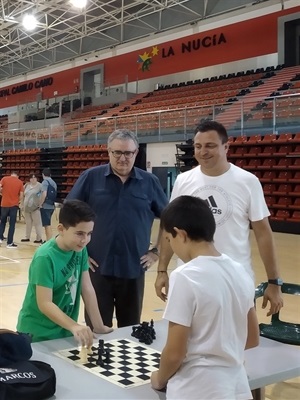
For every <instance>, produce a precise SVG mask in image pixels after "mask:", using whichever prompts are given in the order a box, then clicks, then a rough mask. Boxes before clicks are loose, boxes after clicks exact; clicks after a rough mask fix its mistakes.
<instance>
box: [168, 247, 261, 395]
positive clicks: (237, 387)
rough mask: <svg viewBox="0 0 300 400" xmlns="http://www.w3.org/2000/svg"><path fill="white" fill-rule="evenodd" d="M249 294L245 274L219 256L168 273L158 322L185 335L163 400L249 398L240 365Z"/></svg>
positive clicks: (251, 287) (249, 283) (250, 286)
mask: <svg viewBox="0 0 300 400" xmlns="http://www.w3.org/2000/svg"><path fill="white" fill-rule="evenodd" d="M254 291H255V287H254V283H253V280H252V279H251V277H250V276H249V274H248V273H247V272H246V271H245V270H244V269H243V268H241V265H240V264H238V263H236V262H235V261H233V260H232V259H230V258H229V257H228V256H226V255H225V254H222V255H221V256H219V257H208V256H200V257H197V258H195V259H194V260H192V261H190V262H188V263H187V264H184V265H182V266H180V267H178V268H176V269H175V270H174V271H173V272H172V273H171V274H170V289H169V293H168V302H167V305H166V309H165V313H164V318H165V319H167V320H168V321H171V322H174V323H177V324H180V325H183V326H188V327H191V333H190V337H189V340H188V349H187V354H186V358H185V359H184V361H183V364H182V365H181V367H180V369H179V370H178V371H177V372H176V374H175V375H174V376H173V377H172V378H171V379H170V380H169V382H168V385H167V399H168V400H173V399H180V400H185V399H188V400H190V399H197V400H223V399H224V400H229V399H230V400H233V399H239V400H244V399H250V398H252V396H251V391H250V388H249V383H248V379H247V374H246V370H245V368H244V364H243V363H244V348H245V344H246V340H247V314H248V311H249V310H250V308H252V307H253V299H254Z"/></svg>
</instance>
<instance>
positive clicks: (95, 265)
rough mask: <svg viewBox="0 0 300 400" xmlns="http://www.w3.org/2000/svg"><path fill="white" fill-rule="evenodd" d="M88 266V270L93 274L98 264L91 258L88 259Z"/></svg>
mask: <svg viewBox="0 0 300 400" xmlns="http://www.w3.org/2000/svg"><path fill="white" fill-rule="evenodd" d="M89 266H90V269H91V270H92V271H93V272H95V271H96V268H98V267H99V264H98V263H97V262H96V261H95V260H94V259H93V258H92V257H89Z"/></svg>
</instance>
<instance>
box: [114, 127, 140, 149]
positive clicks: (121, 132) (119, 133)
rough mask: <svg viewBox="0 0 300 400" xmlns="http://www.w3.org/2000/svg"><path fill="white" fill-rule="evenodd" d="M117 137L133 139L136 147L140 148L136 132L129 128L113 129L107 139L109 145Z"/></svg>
mask: <svg viewBox="0 0 300 400" xmlns="http://www.w3.org/2000/svg"><path fill="white" fill-rule="evenodd" d="M115 139H118V140H133V141H134V143H135V145H136V148H137V149H138V148H139V142H138V138H137V136H136V134H135V133H133V132H132V131H130V130H129V129H116V130H115V131H113V133H111V134H110V135H109V137H108V139H107V146H109V145H110V143H111V142H112V141H113V140H115Z"/></svg>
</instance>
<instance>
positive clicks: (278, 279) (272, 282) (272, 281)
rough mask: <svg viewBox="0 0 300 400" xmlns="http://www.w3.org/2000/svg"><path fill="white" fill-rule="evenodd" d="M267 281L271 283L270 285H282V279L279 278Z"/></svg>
mask: <svg viewBox="0 0 300 400" xmlns="http://www.w3.org/2000/svg"><path fill="white" fill-rule="evenodd" d="M268 283H271V284H272V285H277V286H282V285H283V280H282V279H281V278H277V279H269V280H268Z"/></svg>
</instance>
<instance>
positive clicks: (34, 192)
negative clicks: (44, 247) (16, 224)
mask: <svg viewBox="0 0 300 400" xmlns="http://www.w3.org/2000/svg"><path fill="white" fill-rule="evenodd" d="M41 190H42V184H41V183H40V182H38V180H37V177H36V175H35V174H30V175H29V182H28V183H26V184H25V186H24V198H23V209H24V217H25V224H26V234H25V239H21V242H30V235H31V230H32V226H34V229H35V232H36V239H35V241H34V242H33V243H42V242H43V240H42V231H43V227H42V219H41V212H40V197H41V193H42V192H41Z"/></svg>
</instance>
